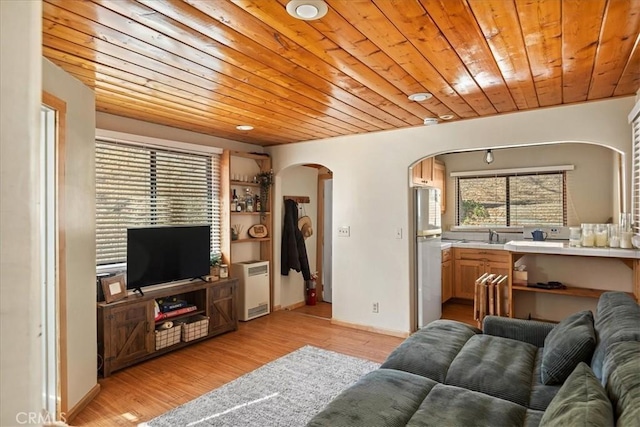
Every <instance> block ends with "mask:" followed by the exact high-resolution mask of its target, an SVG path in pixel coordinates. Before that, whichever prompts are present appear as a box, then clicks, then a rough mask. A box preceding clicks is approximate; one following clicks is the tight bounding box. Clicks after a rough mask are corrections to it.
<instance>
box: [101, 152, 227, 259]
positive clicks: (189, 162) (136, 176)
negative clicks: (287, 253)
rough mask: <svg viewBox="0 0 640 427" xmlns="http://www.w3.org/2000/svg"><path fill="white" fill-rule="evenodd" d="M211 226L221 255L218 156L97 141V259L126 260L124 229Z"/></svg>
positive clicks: (213, 247) (213, 241)
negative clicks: (164, 226)
mask: <svg viewBox="0 0 640 427" xmlns="http://www.w3.org/2000/svg"><path fill="white" fill-rule="evenodd" d="M186 224H210V225H211V251H212V252H220V246H221V242H220V232H221V230H220V155H218V154H212V155H204V154H194V153H187V152H178V151H171V150H165V149H160V148H157V147H148V146H140V145H131V144H126V143H121V142H111V141H103V140H97V141H96V261H97V264H98V265H108V264H115V263H120V262H126V257H127V253H126V249H127V228H128V227H142V226H151V225H153V226H158V225H186Z"/></svg>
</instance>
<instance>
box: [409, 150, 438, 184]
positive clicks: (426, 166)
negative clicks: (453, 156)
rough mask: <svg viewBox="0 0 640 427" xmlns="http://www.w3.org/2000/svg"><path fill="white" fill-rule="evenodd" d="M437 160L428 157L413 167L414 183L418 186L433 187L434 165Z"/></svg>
mask: <svg viewBox="0 0 640 427" xmlns="http://www.w3.org/2000/svg"><path fill="white" fill-rule="evenodd" d="M434 163H435V159H434V158H433V157H428V158H426V159H424V160H422V161H421V162H420V163H418V164H417V165H415V166H414V167H413V171H412V174H413V183H414V184H416V185H433V164H434Z"/></svg>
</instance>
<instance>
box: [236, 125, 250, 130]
mask: <svg viewBox="0 0 640 427" xmlns="http://www.w3.org/2000/svg"><path fill="white" fill-rule="evenodd" d="M236 129H238V130H253V126H251V125H238V126H236Z"/></svg>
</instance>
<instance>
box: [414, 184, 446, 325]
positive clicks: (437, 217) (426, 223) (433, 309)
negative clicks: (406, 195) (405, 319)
mask: <svg viewBox="0 0 640 427" xmlns="http://www.w3.org/2000/svg"><path fill="white" fill-rule="evenodd" d="M440 205H441V200H440V190H439V189H438V188H433V187H416V188H415V189H414V206H415V212H414V217H415V230H416V236H415V239H416V250H415V253H416V262H415V265H416V288H417V296H418V297H417V302H418V307H417V308H418V310H417V313H418V327H419V328H422V327H423V326H426V325H427V324H428V323H430V322H432V321H434V320H437V319H439V318H440V316H441V315H442V249H441V241H440V236H441V234H442V226H441V211H440Z"/></svg>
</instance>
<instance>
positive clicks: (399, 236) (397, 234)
mask: <svg viewBox="0 0 640 427" xmlns="http://www.w3.org/2000/svg"><path fill="white" fill-rule="evenodd" d="M396 239H402V227H399V228H396Z"/></svg>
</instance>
